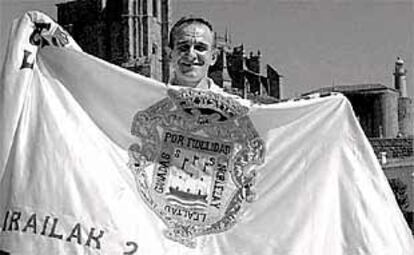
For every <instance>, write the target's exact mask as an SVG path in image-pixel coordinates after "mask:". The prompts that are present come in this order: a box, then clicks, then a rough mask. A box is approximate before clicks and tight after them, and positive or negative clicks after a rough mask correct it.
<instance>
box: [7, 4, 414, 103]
mask: <svg viewBox="0 0 414 255" xmlns="http://www.w3.org/2000/svg"><path fill="white" fill-rule="evenodd" d="M58 2H65V1H64V0H50V1H46V0H0V29H1V30H0V59H3V57H4V51H5V47H6V38H7V37H8V30H9V27H10V24H11V21H12V20H13V18H16V17H19V16H20V15H22V14H23V13H24V12H25V11H26V10H32V9H37V10H42V11H44V12H46V13H47V14H49V15H50V16H52V17H56V8H55V4H56V3H58ZM171 3H172V21H173V22H174V21H176V20H178V19H179V17H181V16H183V15H187V14H190V13H192V14H196V15H202V16H204V17H206V18H207V19H209V20H210V21H211V22H212V24H213V26H214V28H215V30H216V31H217V32H218V33H221V34H224V32H225V31H226V29H227V30H228V31H229V32H230V33H231V38H232V44H233V45H234V46H238V45H240V44H243V45H244V47H245V49H246V53H247V54H249V52H250V51H253V52H254V53H256V52H257V50H260V51H261V54H262V64H263V65H265V64H270V65H271V66H273V67H274V68H275V69H276V70H277V71H278V72H279V73H280V74H282V75H283V80H282V84H283V85H282V86H283V94H284V97H293V96H297V95H300V94H302V93H305V92H308V91H310V90H313V89H316V88H320V87H326V86H335V85H352V84H363V83H380V84H383V85H386V86H389V87H393V71H394V63H395V60H396V58H397V56H400V57H401V58H403V59H404V61H405V66H406V68H407V70H408V76H407V86H408V94H409V96H410V97H414V1H412V0H255V1H253V0H171Z"/></svg>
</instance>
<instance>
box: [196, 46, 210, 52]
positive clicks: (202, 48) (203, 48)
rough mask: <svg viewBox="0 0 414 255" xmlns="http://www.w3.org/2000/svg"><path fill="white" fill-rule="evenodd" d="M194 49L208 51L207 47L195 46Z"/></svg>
mask: <svg viewBox="0 0 414 255" xmlns="http://www.w3.org/2000/svg"><path fill="white" fill-rule="evenodd" d="M194 49H195V50H197V51H206V50H208V47H207V45H195V46H194Z"/></svg>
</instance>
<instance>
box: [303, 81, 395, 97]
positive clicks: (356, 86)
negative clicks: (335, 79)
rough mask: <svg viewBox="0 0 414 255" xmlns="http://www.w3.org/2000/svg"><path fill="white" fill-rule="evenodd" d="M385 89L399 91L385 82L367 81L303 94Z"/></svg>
mask: <svg viewBox="0 0 414 255" xmlns="http://www.w3.org/2000/svg"><path fill="white" fill-rule="evenodd" d="M385 91H390V92H394V93H398V91H397V90H396V89H394V88H390V87H388V86H385V85H383V84H379V83H367V84H352V85H337V86H330V87H323V88H319V89H316V90H312V91H310V92H307V93H305V94H303V95H309V94H314V93H327V92H340V93H344V94H359V93H361V94H366V93H369V94H371V93H372V94H375V93H381V92H385Z"/></svg>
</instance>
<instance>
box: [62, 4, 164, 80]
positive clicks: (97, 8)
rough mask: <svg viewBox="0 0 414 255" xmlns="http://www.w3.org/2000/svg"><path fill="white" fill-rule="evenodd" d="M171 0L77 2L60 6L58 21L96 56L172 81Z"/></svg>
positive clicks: (158, 78) (141, 72)
mask: <svg viewBox="0 0 414 255" xmlns="http://www.w3.org/2000/svg"><path fill="white" fill-rule="evenodd" d="M170 8H171V6H170V0H76V1H70V2H65V3H60V4H57V19H58V23H59V24H60V25H62V26H63V27H64V28H65V29H66V30H67V31H68V32H69V33H70V34H71V35H72V36H73V38H74V39H75V41H76V42H77V43H78V44H79V45H80V46H81V48H82V49H83V50H84V51H85V52H87V53H90V54H92V55H94V56H97V57H99V58H102V59H104V60H106V61H109V62H111V63H114V64H116V65H119V66H122V67H125V68H128V69H130V70H132V71H134V72H138V73H140V74H143V75H145V76H148V77H152V78H154V79H157V80H160V81H166V80H168V75H169V66H168V60H167V51H166V47H167V45H168V31H169V28H170V25H171V17H170V15H171V11H170Z"/></svg>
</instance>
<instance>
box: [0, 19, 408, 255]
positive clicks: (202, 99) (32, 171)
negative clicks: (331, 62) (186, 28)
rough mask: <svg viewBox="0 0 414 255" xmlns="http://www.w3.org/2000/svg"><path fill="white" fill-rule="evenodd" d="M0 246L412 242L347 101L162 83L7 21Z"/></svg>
mask: <svg viewBox="0 0 414 255" xmlns="http://www.w3.org/2000/svg"><path fill="white" fill-rule="evenodd" d="M0 86H1V89H0V130H1V136H0V251H2V252H7V253H10V254H157V255H158V254H279V255H282V254H283V255H285V254H289V255H303V254H310V255H312V254H314V255H320V254H329V255H330V254H335V255H341V254H343V255H345V254H346V255H349V254H361V255H368V254H372V255H374V254H375V255H385V254H387V255H388V254H393V255H395V254H400V255H408V254H413V253H414V246H413V240H412V237H411V235H410V231H409V229H408V227H407V225H406V223H405V222H404V219H403V217H402V214H401V212H400V211H399V209H398V206H397V204H396V202H395V199H394V197H393V194H392V192H391V189H390V187H389V186H388V183H387V180H386V178H385V176H384V174H383V173H382V170H381V168H380V166H379V164H378V162H377V160H376V158H375V155H374V154H373V151H372V149H371V147H370V145H369V143H368V141H367V139H366V137H365V136H364V134H363V132H362V130H361V128H360V127H359V125H358V122H357V121H356V119H355V117H354V115H353V112H352V109H351V107H350V105H349V103H348V102H347V100H346V99H345V98H344V97H343V96H341V95H334V96H329V97H324V98H316V99H312V100H303V101H297V102H285V103H280V104H276V105H266V106H263V105H256V104H251V103H250V102H247V101H245V100H242V99H238V98H235V97H234V96H230V95H228V94H225V93H224V92H220V91H218V92H215V91H205V90H197V89H185V88H177V87H171V86H165V85H164V84H160V83H158V82H157V81H154V80H151V79H148V78H145V77H142V76H140V75H137V74H134V73H131V72H129V71H126V70H124V69H121V68H119V67H116V66H114V65H111V64H109V63H106V62H105V61H102V60H100V59H97V58H95V57H92V56H89V55H88V54H86V53H83V52H82V51H81V50H80V48H79V47H78V46H77V45H76V43H75V42H74V41H73V39H72V38H71V37H70V36H69V35H68V34H67V33H66V32H65V31H64V30H63V29H62V28H61V27H59V26H58V25H57V24H56V23H54V22H53V21H52V20H51V19H50V18H48V17H47V16H45V15H44V14H42V13H39V12H29V13H27V14H25V15H24V16H23V17H22V18H21V19H20V20H17V21H15V23H14V25H13V28H12V31H11V33H10V39H9V44H8V51H7V56H6V59H5V62H4V66H3V70H2V73H1V80H0Z"/></svg>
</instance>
